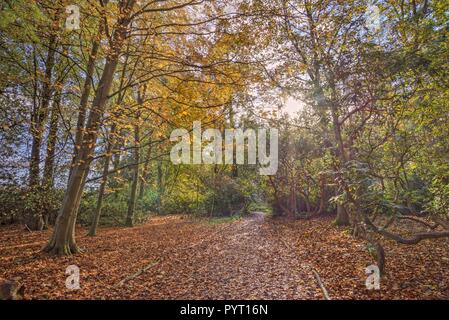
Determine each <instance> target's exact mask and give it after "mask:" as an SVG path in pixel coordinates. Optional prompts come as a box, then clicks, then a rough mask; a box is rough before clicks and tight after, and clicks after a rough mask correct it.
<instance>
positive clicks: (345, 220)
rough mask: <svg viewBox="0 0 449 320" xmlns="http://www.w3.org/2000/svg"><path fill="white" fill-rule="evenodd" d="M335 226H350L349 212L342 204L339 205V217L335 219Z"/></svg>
mask: <svg viewBox="0 0 449 320" xmlns="http://www.w3.org/2000/svg"><path fill="white" fill-rule="evenodd" d="M335 224H336V225H337V226H349V215H348V212H347V211H346V208H345V207H344V206H343V205H341V204H337V217H336V218H335Z"/></svg>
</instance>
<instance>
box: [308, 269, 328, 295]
mask: <svg viewBox="0 0 449 320" xmlns="http://www.w3.org/2000/svg"><path fill="white" fill-rule="evenodd" d="M311 269H312V272H313V274H314V275H315V278H316V281H317V282H318V284H319V286H320V288H321V291H322V292H323V295H324V297H325V298H326V300H332V299H331V298H330V297H329V293H328V292H327V289H326V287H325V286H324V284H323V281H321V277H320V275H319V274H318V272H317V271H316V270H315V269H314V268H311Z"/></svg>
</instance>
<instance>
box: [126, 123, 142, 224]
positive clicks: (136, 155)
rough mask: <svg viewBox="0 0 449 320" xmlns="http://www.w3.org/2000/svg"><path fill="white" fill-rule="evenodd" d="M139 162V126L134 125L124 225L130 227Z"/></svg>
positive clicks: (134, 204)
mask: <svg viewBox="0 0 449 320" xmlns="http://www.w3.org/2000/svg"><path fill="white" fill-rule="evenodd" d="M139 162H140V135H139V126H138V125H136V126H134V166H133V169H134V173H133V181H132V184H131V194H130V196H129V203H128V215H127V216H126V225H127V226H128V227H132V226H133V224H134V209H135V208H136V196H137V184H138V182H139Z"/></svg>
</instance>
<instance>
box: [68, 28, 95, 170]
mask: <svg viewBox="0 0 449 320" xmlns="http://www.w3.org/2000/svg"><path fill="white" fill-rule="evenodd" d="M102 33H103V24H100V27H99V30H98V34H99V36H100V37H101V35H102ZM99 48H100V39H97V40H95V41H94V42H93V43H92V48H91V50H90V55H89V61H88V63H87V71H86V79H85V80H84V86H83V93H82V94H81V100H80V107H79V110H78V120H77V123H76V133H75V146H74V148H75V150H74V156H73V159H72V167H71V168H72V169H73V167H74V165H75V162H76V154H78V151H79V148H80V147H81V143H82V141H83V133H84V125H85V122H86V113H87V104H88V102H89V96H90V92H91V89H92V84H93V75H94V70H95V62H96V61H97V55H98V50H99Z"/></svg>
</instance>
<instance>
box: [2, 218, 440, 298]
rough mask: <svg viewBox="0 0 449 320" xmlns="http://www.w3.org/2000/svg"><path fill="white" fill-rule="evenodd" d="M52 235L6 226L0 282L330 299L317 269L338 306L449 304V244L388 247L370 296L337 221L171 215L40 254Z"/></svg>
mask: <svg viewBox="0 0 449 320" xmlns="http://www.w3.org/2000/svg"><path fill="white" fill-rule="evenodd" d="M50 234H51V231H50V230H47V231H42V232H29V231H27V230H24V229H23V228H22V227H21V226H8V227H0V277H2V278H8V279H13V278H16V277H17V278H19V279H20V282H22V283H23V284H24V285H25V288H26V298H27V299H324V296H323V293H322V290H321V289H320V287H319V285H318V282H317V279H316V277H315V275H314V273H313V271H312V268H314V269H315V270H316V271H317V272H318V274H319V275H320V278H321V280H322V282H323V283H324V285H325V287H326V288H327V290H328V292H329V296H330V297H331V299H449V241H448V240H447V239H444V240H436V241H423V242H421V243H420V244H418V245H414V246H405V245H398V244H396V243H393V242H386V241H384V244H385V251H386V254H387V266H386V268H387V270H386V275H385V277H384V278H382V280H381V289H380V290H378V291H375V290H373V291H369V290H367V289H366V287H365V279H366V275H365V267H367V266H368V265H370V264H372V263H373V262H374V260H373V258H372V257H371V256H370V255H369V254H368V252H367V250H366V247H365V244H364V243H363V242H361V241H360V240H356V239H354V238H352V237H351V236H350V235H349V234H348V231H347V230H345V229H344V228H336V227H334V226H333V225H332V220H331V218H319V219H313V220H305V221H304V220H298V221H293V222H292V221H283V220H278V219H270V218H264V216H263V215H262V214H253V215H252V216H251V217H248V218H245V219H240V220H235V221H226V222H222V223H212V221H209V220H206V219H205V220H193V219H190V218H188V217H185V216H165V217H155V218H152V219H150V220H149V221H148V222H147V223H146V224H144V225H140V226H136V227H134V228H117V227H116V228H100V230H99V232H98V236H97V237H95V238H90V237H87V236H85V234H86V230H85V229H83V228H79V229H78V230H77V239H78V244H79V245H80V246H81V248H83V249H84V252H83V253H82V254H78V255H75V256H71V257H52V256H48V255H47V254H44V253H41V252H40V248H41V247H42V246H43V245H44V244H45V243H46V241H47V239H48V238H49V236H50ZM73 264H74V265H77V266H79V268H80V273H81V289H80V290H76V291H69V290H67V289H66V288H65V280H66V277H67V276H68V275H66V274H65V270H66V268H67V266H69V265H73ZM143 270H144V271H143ZM136 273H137V274H136ZM133 275H134V276H133Z"/></svg>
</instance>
